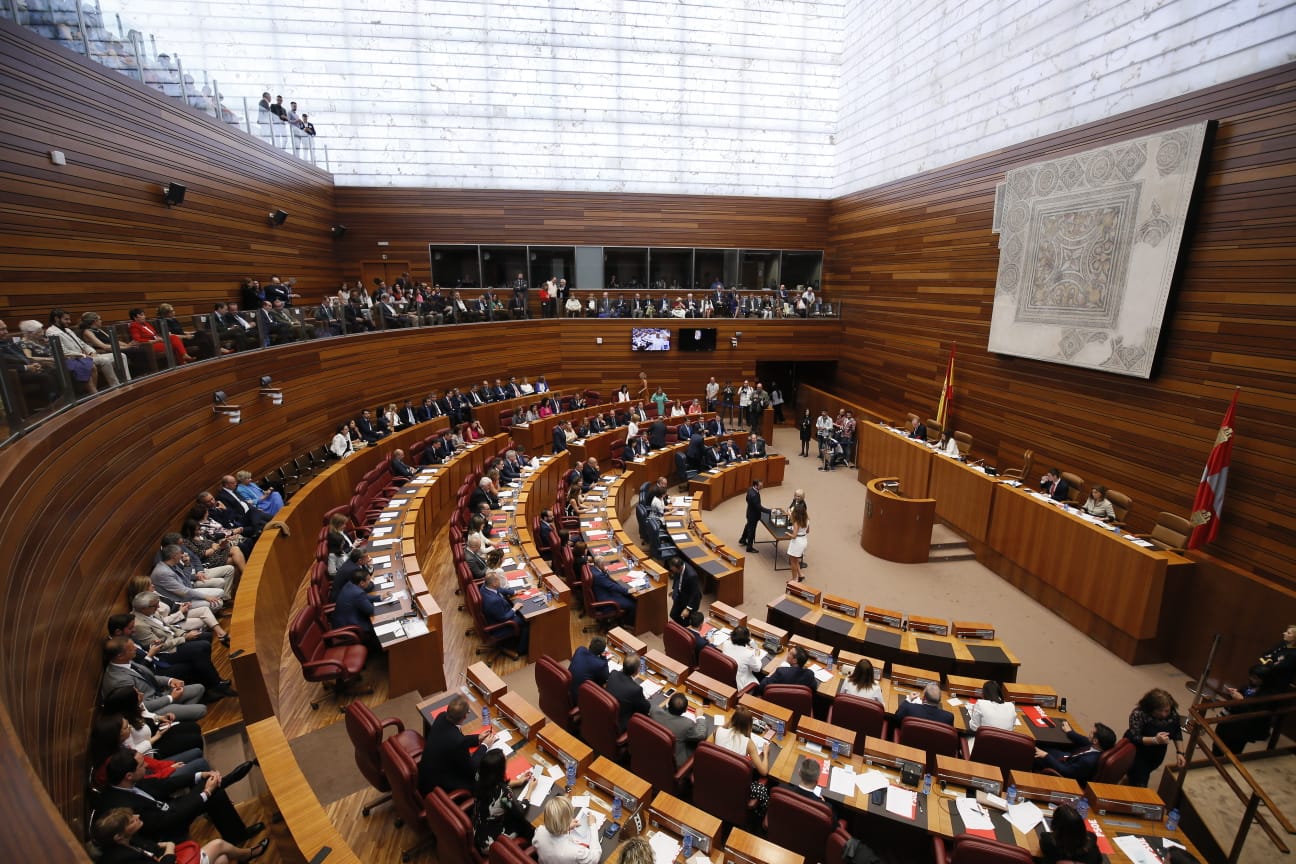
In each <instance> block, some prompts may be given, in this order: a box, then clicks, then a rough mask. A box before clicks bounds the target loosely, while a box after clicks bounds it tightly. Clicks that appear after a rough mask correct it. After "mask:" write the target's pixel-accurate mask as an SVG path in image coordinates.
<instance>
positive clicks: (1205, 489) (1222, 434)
mask: <svg viewBox="0 0 1296 864" xmlns="http://www.w3.org/2000/svg"><path fill="white" fill-rule="evenodd" d="M1237 397H1238V391H1237V390H1234V391H1233V401H1232V402H1230V403H1229V407H1228V411H1226V412H1225V413H1224V422H1223V423H1221V424H1220V429H1219V434H1218V435H1216V436H1215V446H1213V447H1212V448H1211V452H1210V458H1208V459H1207V460H1206V470H1205V471H1203V472H1202V479H1201V485H1199V486H1198V487H1197V497H1196V499H1194V500H1193V508H1192V515H1191V516H1190V517H1189V520H1188V521H1190V522H1192V524H1193V530H1192V534H1191V535H1189V537H1188V548H1189V549H1196V548H1197V547H1199V546H1201V545H1202V544H1203V543H1209V542H1211V541H1212V540H1214V539H1215V534H1216V532H1217V531H1219V520H1220V514H1221V513H1223V512H1224V486H1225V484H1226V483H1227V482H1228V470H1229V463H1230V462H1231V461H1232V460H1233V411H1234V410H1235V409H1236V408H1237Z"/></svg>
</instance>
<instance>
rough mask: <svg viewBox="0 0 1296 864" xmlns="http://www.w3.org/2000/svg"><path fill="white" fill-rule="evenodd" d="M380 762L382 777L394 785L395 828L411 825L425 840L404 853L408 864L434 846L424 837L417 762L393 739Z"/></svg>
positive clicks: (381, 748)
mask: <svg viewBox="0 0 1296 864" xmlns="http://www.w3.org/2000/svg"><path fill="white" fill-rule="evenodd" d="M378 760H379V765H380V767H381V768H382V773H383V776H384V777H386V778H387V779H388V781H389V782H390V783H391V795H392V806H393V807H394V808H395V809H396V827H397V828H400V827H402V826H403V825H409V826H410V827H411V828H413V829H414V830H415V831H417V832H419V835H420V836H421V837H422V839H421V840H420V842H419V843H418V844H417V845H415V846H412V847H410V848H409V849H406V850H405V851H404V852H402V853H401V860H402V861H408V860H410V857H411V856H413V854H414V853H415V852H417V851H419V850H420V849H422V848H424V847H425V846H427V845H429V844H430V843H431V842H432V837H431V836H430V835H426V836H425V832H426V830H427V823H426V822H425V820H424V818H423V796H422V795H420V794H419V791H418V759H416V758H414V757H413V756H411V755H410V753H409V751H407V750H406V749H405V748H404V747H402V746H401V745H400V742H399V741H397V740H396V737H395V736H392V737H391V738H388V739H387V740H386V741H384V742H382V744H381V745H380V746H379V748H378Z"/></svg>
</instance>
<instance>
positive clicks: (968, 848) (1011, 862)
mask: <svg viewBox="0 0 1296 864" xmlns="http://www.w3.org/2000/svg"><path fill="white" fill-rule="evenodd" d="M932 849H933V851H934V852H935V855H936V864H1034V861H1035V859H1034V858H1032V857H1031V854H1030V853H1029V852H1027V851H1026V850H1025V849H1022V848H1021V847H1019V846H1010V845H1008V844H1007V843H1000V842H999V841H998V840H987V839H986V838H984V837H978V836H976V835H975V834H960V835H959V836H958V837H955V838H954V844H953V848H952V849H951V848H947V847H946V841H945V840H944V839H942V838H940V837H933V838H932Z"/></svg>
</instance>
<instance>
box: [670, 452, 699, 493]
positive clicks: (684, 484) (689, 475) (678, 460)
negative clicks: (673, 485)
mask: <svg viewBox="0 0 1296 864" xmlns="http://www.w3.org/2000/svg"><path fill="white" fill-rule="evenodd" d="M675 473H676V475H678V477H679V484H680V489H681V490H685V489H688V483H689V481H690V480H692V479H693V478H694V477H696V476H697V475H698V472H696V471H694V470H693V469H692V468H690V467H689V466H688V460H687V459H685V458H684V451H682V450H680V451H676V453H675Z"/></svg>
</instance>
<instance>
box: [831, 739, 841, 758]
mask: <svg viewBox="0 0 1296 864" xmlns="http://www.w3.org/2000/svg"><path fill="white" fill-rule="evenodd" d="M841 746H842V745H841V742H840V741H838V740H837V739H835V738H834V739H833V742H832V753H833V758H834V759H837V758H838V757H840V756H841Z"/></svg>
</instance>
